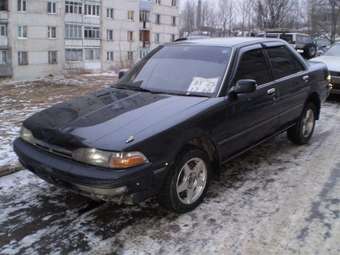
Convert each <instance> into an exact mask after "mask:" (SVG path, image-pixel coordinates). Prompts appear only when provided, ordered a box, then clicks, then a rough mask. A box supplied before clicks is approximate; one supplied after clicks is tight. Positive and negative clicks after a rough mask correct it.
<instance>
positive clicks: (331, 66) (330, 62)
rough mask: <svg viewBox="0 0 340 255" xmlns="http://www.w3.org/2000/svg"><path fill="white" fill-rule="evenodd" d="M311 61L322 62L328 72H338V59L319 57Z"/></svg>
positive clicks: (339, 64) (339, 60) (339, 61)
mask: <svg viewBox="0 0 340 255" xmlns="http://www.w3.org/2000/svg"><path fill="white" fill-rule="evenodd" d="M311 61H319V62H323V63H325V64H326V65H327V67H328V70H329V71H336V72H340V57H333V56H321V57H317V58H313V59H311Z"/></svg>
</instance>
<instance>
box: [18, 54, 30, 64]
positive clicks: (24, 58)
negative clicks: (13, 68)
mask: <svg viewBox="0 0 340 255" xmlns="http://www.w3.org/2000/svg"><path fill="white" fill-rule="evenodd" d="M18 65H20V66H24V65H28V52H27V51H18Z"/></svg>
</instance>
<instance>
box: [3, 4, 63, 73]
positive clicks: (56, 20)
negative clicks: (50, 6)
mask: <svg viewBox="0 0 340 255" xmlns="http://www.w3.org/2000/svg"><path fill="white" fill-rule="evenodd" d="M9 8H10V15H9V41H10V47H11V51H12V67H13V71H14V72H13V78H14V79H18V80H22V79H32V78H39V77H44V76H47V75H55V74H60V73H61V72H62V71H63V67H64V36H63V35H64V25H63V10H64V1H57V14H53V15H52V14H50V15H49V14H47V1H46V0H35V1H28V5H27V11H26V12H24V13H20V12H17V1H10V3H9ZM19 25H26V26H27V29H28V31H27V33H28V37H27V39H18V29H17V27H18V26H19ZM48 26H55V27H57V38H56V39H49V38H48ZM18 51H27V52H28V63H29V64H28V65H25V66H22V65H18ZM48 51H57V52H58V64H56V65H49V64H48Z"/></svg>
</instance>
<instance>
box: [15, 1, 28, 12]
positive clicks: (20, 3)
mask: <svg viewBox="0 0 340 255" xmlns="http://www.w3.org/2000/svg"><path fill="white" fill-rule="evenodd" d="M17 3H18V12H25V11H27V0H18V2H17Z"/></svg>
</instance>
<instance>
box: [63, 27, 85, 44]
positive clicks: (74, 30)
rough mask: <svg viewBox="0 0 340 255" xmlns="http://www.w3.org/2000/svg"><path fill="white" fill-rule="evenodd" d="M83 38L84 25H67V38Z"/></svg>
mask: <svg viewBox="0 0 340 255" xmlns="http://www.w3.org/2000/svg"><path fill="white" fill-rule="evenodd" d="M82 38H83V33H82V26H81V25H74V24H66V25H65V39H72V40H77V39H78V40H79V39H82Z"/></svg>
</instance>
